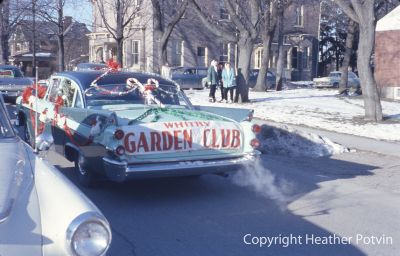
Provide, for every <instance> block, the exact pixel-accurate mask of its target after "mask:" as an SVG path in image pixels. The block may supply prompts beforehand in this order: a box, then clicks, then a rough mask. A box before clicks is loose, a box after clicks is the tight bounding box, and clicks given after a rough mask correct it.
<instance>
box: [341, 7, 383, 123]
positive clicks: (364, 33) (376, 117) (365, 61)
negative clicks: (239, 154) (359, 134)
mask: <svg viewBox="0 0 400 256" xmlns="http://www.w3.org/2000/svg"><path fill="white" fill-rule="evenodd" d="M334 1H335V2H336V3H337V4H338V5H339V6H340V7H341V8H342V9H343V11H344V12H345V13H346V14H347V15H348V16H349V17H350V18H351V19H352V20H353V21H354V22H356V23H358V25H359V27H360V40H359V44H358V54H357V68H358V71H359V75H360V79H361V87H362V91H363V98H364V108H365V119H366V120H370V121H375V122H377V121H381V120H382V119H383V116H382V106H381V101H380V97H379V94H378V88H377V85H376V81H375V78H374V75H373V73H372V69H371V64H370V62H371V55H372V51H373V48H374V43H375V27H376V17H375V1H372V0H370V1H363V0H351V1H347V0H334Z"/></svg>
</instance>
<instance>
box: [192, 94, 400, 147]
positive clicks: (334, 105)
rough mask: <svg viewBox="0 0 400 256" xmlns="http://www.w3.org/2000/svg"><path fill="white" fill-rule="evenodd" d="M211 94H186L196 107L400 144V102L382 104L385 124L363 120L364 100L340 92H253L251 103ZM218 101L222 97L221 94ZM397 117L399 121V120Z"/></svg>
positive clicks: (384, 102)
mask: <svg viewBox="0 0 400 256" xmlns="http://www.w3.org/2000/svg"><path fill="white" fill-rule="evenodd" d="M208 93H209V90H196V91H195V90H193V91H186V94H187V95H188V96H189V97H190V100H191V101H192V102H193V104H195V105H202V106H215V107H227V108H250V109H254V117H256V118H259V119H264V120H269V121H273V122H277V123H284V124H294V125H301V126H308V127H313V128H316V129H323V130H327V131H334V132H337V133H345V134H353V135H357V136H362V137H367V138H373V139H379V140H389V141H400V132H399V131H400V122H399V121H398V120H399V119H398V117H399V116H400V102H395V101H394V102H392V101H385V100H382V108H383V114H384V115H385V117H387V120H385V121H384V122H382V123H369V122H364V121H363V120H362V118H363V116H364V114H365V110H364V102H363V99H362V98H361V97H338V96H337V91H336V90H318V89H293V90H284V91H279V92H276V91H269V92H254V91H250V92H249V98H250V100H251V102H250V103H246V104H225V103H210V102H208ZM217 97H218V98H219V97H220V93H219V92H217ZM396 117H397V119H396Z"/></svg>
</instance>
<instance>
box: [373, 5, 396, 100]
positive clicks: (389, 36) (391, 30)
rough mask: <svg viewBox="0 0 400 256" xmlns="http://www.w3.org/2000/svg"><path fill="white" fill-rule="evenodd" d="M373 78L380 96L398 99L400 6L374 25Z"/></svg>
mask: <svg viewBox="0 0 400 256" xmlns="http://www.w3.org/2000/svg"><path fill="white" fill-rule="evenodd" d="M375 36H376V39H375V79H376V82H377V84H378V88H379V90H380V93H381V96H382V97H384V98H391V99H398V100H400V72H399V70H400V44H399V42H400V6H398V7H397V8H395V9H394V10H392V11H391V12H390V13H388V14H387V15H386V16H384V17H383V18H382V19H380V20H379V21H378V23H377V26H376V35H375Z"/></svg>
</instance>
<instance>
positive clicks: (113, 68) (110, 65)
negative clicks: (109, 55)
mask: <svg viewBox="0 0 400 256" xmlns="http://www.w3.org/2000/svg"><path fill="white" fill-rule="evenodd" d="M107 67H108V68H109V69H110V70H111V71H113V72H115V71H118V69H119V68H120V66H119V64H118V62H116V61H114V60H113V59H109V60H108V61H107Z"/></svg>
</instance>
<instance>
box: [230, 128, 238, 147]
mask: <svg viewBox="0 0 400 256" xmlns="http://www.w3.org/2000/svg"><path fill="white" fill-rule="evenodd" d="M239 146H240V131H239V130H232V144H231V147H232V148H237V147H239Z"/></svg>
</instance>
